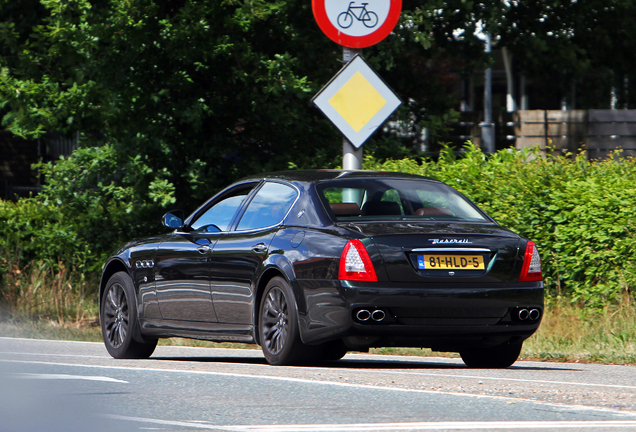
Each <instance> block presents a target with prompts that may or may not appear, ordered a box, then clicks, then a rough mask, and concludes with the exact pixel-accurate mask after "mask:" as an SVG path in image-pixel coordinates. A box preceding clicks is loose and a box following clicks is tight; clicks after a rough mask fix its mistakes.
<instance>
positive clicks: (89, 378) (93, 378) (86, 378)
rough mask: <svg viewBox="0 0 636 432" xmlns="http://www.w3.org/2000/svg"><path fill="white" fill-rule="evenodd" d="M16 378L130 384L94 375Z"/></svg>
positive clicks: (21, 376) (44, 375) (27, 375)
mask: <svg viewBox="0 0 636 432" xmlns="http://www.w3.org/2000/svg"><path fill="white" fill-rule="evenodd" d="M13 375H14V376H16V377H18V378H24V379H39V380H84V381H104V382H114V383H122V384H130V383H129V382H128V381H123V380H119V379H115V378H111V377H106V376H94V375H66V374H33V373H15V374H13Z"/></svg>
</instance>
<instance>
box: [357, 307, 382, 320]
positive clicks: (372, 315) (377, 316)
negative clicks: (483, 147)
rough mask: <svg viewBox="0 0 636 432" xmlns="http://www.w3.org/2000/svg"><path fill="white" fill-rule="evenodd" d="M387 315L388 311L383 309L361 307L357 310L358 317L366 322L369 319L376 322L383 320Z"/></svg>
mask: <svg viewBox="0 0 636 432" xmlns="http://www.w3.org/2000/svg"><path fill="white" fill-rule="evenodd" d="M385 317H386V313H385V312H384V311H383V310H382V309H375V310H372V311H370V310H368V309H360V310H359V311H358V312H356V319H357V320H358V321H360V322H366V321H369V320H372V321H375V322H381V321H383V320H384V318H385Z"/></svg>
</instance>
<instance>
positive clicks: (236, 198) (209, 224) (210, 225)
mask: <svg viewBox="0 0 636 432" xmlns="http://www.w3.org/2000/svg"><path fill="white" fill-rule="evenodd" d="M249 193H250V189H244V190H242V191H240V192H238V193H237V194H235V195H232V196H230V197H227V198H225V199H223V200H222V201H219V202H218V203H216V204H214V205H213V206H212V207H210V208H209V209H207V210H206V211H205V213H203V214H202V215H201V216H200V217H199V218H197V219H196V220H195V221H194V222H193V223H192V224H191V227H192V229H194V230H196V231H199V230H203V231H209V232H215V231H227V230H228V228H229V227H230V223H232V219H233V218H234V215H235V214H236V212H237V210H238V209H239V207H240V206H241V204H242V203H243V201H244V200H245V198H246V197H247V195H248V194H249Z"/></svg>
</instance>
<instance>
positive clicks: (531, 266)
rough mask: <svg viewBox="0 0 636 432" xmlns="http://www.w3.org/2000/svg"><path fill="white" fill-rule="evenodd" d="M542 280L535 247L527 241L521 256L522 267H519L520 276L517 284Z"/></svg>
mask: <svg viewBox="0 0 636 432" xmlns="http://www.w3.org/2000/svg"><path fill="white" fill-rule="evenodd" d="M541 279H543V273H542V272H541V257H540V256H539V250H538V249H537V246H536V245H535V244H534V243H533V242H531V241H529V242H528V244H526V253H525V255H524V256H523V267H521V275H519V282H534V281H540V280H541Z"/></svg>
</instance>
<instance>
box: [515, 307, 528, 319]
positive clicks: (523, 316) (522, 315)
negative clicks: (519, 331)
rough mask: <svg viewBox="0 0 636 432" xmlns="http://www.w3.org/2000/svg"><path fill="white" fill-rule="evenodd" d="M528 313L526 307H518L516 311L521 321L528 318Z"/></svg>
mask: <svg viewBox="0 0 636 432" xmlns="http://www.w3.org/2000/svg"><path fill="white" fill-rule="evenodd" d="M529 315H530V312H528V309H520V310H519V312H518V315H517V316H518V317H519V319H520V320H521V321H525V320H527V319H528V316H529Z"/></svg>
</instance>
